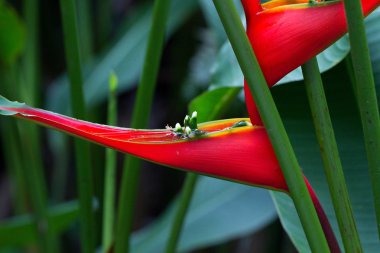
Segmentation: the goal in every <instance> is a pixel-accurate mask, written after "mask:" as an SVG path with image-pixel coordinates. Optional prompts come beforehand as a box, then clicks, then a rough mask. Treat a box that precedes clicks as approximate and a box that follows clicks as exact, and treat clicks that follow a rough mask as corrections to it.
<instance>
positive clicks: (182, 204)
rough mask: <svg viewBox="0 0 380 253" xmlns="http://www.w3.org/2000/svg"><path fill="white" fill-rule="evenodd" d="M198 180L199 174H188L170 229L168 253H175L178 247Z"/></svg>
mask: <svg viewBox="0 0 380 253" xmlns="http://www.w3.org/2000/svg"><path fill="white" fill-rule="evenodd" d="M197 181H198V174H195V173H187V174H186V179H185V184H184V186H183V190H182V192H181V196H180V199H179V203H178V209H177V212H176V215H175V217H174V221H173V224H172V227H171V230H170V236H169V240H168V241H167V244H166V250H165V252H166V253H174V252H175V251H176V249H177V244H178V240H179V238H180V235H181V230H182V226H183V223H184V221H185V218H186V213H187V209H188V208H189V206H190V203H191V198H192V196H193V193H194V189H195V186H196V184H197Z"/></svg>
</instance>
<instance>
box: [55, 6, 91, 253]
mask: <svg viewBox="0 0 380 253" xmlns="http://www.w3.org/2000/svg"><path fill="white" fill-rule="evenodd" d="M60 4H61V14H62V23H63V32H64V39H65V51H66V61H67V68H68V73H69V79H70V93H71V107H72V111H73V115H74V117H76V118H80V119H85V118H86V114H85V103H84V97H83V89H82V86H83V79H82V68H81V61H80V50H79V39H78V38H79V36H78V22H77V12H76V5H75V1H74V0H60ZM75 154H76V166H77V184H78V190H79V203H80V222H81V242H82V252H83V253H93V252H94V250H95V237H94V235H95V234H96V233H95V231H94V230H95V229H94V228H95V224H94V213H93V209H92V197H93V182H92V181H93V175H92V170H91V164H90V146H89V144H88V143H87V142H85V141H82V140H75Z"/></svg>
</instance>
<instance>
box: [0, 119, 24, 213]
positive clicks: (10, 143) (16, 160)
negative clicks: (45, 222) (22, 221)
mask: <svg viewBox="0 0 380 253" xmlns="http://www.w3.org/2000/svg"><path fill="white" fill-rule="evenodd" d="M0 124H1V137H2V141H3V150H4V158H5V159H4V160H5V165H6V167H7V172H8V173H9V175H10V176H11V183H12V189H11V191H12V200H13V203H14V208H15V211H16V214H23V213H25V212H26V211H27V206H26V205H27V196H26V189H27V187H26V183H25V177H24V173H23V167H22V162H21V159H20V157H21V147H20V139H19V135H18V132H17V131H14V129H15V128H16V124H15V122H11V121H6V120H5V119H3V120H1V122H0Z"/></svg>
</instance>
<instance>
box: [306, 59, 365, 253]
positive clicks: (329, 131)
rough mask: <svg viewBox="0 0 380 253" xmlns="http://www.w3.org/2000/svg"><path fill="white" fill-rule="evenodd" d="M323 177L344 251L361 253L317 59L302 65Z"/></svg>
mask: <svg viewBox="0 0 380 253" xmlns="http://www.w3.org/2000/svg"><path fill="white" fill-rule="evenodd" d="M302 72H303V75H304V78H305V85H306V91H307V96H308V98H309V104H310V108H311V112H312V115H313V121H314V127H315V129H316V134H317V138H318V142H319V148H320V151H321V155H322V160H323V164H324V169H325V175H326V178H327V182H328V185H329V189H330V194H331V198H332V201H333V204H334V208H335V213H336V217H337V219H338V224H339V229H340V233H341V236H342V239H343V244H344V248H345V249H346V252H348V253H350V252H363V250H362V247H361V244H360V238H359V235H358V231H357V229H356V224H355V220H354V216H353V213H352V209H351V203H350V199H349V195H348V191H347V187H346V181H345V178H344V174H343V168H342V164H341V161H340V157H339V151H338V146H337V144H336V140H335V134H334V129H333V125H332V122H331V119H330V113H329V108H328V106H327V101H326V96H325V92H324V89H323V84H322V78H321V74H320V73H319V68H318V62H317V59H316V58H313V59H311V60H310V61H308V62H307V63H305V64H304V65H303V66H302Z"/></svg>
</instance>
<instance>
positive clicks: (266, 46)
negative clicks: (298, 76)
mask: <svg viewBox="0 0 380 253" xmlns="http://www.w3.org/2000/svg"><path fill="white" fill-rule="evenodd" d="M242 4H243V7H244V10H245V13H246V18H247V35H248V38H249V40H250V42H251V45H252V48H253V50H254V51H255V54H256V57H257V60H258V61H259V63H260V66H261V69H262V71H263V74H264V76H265V78H266V80H267V82H268V85H269V86H270V87H271V86H273V85H274V84H275V83H276V82H278V81H279V80H280V79H281V78H282V77H284V76H285V75H286V74H288V73H289V72H290V71H292V70H294V69H295V68H297V67H299V66H300V65H302V64H304V63H305V62H306V61H308V60H309V59H311V58H312V57H314V56H316V55H317V54H319V53H320V52H322V51H323V50H324V49H326V48H327V47H328V46H330V45H331V44H333V43H334V42H335V41H336V40H338V39H339V38H340V37H342V36H343V35H344V34H345V33H346V32H347V23H346V17H345V13H344V6H343V2H342V1H328V2H320V3H317V2H315V3H309V0H274V1H270V2H268V3H265V4H262V5H261V4H260V2H259V1H258V0H242ZM379 5H380V0H362V6H363V14H364V15H365V16H367V15H368V14H369V13H371V12H372V11H373V10H374V9H375V8H376V7H377V6H379ZM244 90H245V94H246V96H245V98H246V104H247V108H248V112H249V115H250V118H251V121H252V122H253V123H254V124H262V123H261V120H260V117H259V115H258V112H257V108H256V106H255V103H254V101H253V100H252V96H251V93H250V91H249V88H248V85H247V84H246V83H245V85H244Z"/></svg>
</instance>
